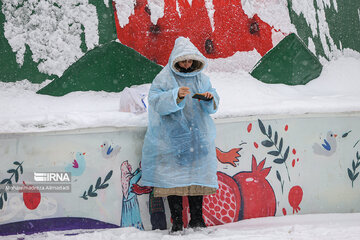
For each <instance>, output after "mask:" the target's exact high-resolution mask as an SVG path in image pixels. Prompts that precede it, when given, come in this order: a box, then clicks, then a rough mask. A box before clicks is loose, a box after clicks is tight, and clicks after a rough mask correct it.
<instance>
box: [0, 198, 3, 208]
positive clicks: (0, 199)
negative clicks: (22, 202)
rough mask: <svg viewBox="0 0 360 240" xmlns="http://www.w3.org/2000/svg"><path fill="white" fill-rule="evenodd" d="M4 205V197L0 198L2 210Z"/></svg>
mask: <svg viewBox="0 0 360 240" xmlns="http://www.w3.org/2000/svg"><path fill="white" fill-rule="evenodd" d="M3 205H4V202H3V199H2V197H0V209H2V208H3Z"/></svg>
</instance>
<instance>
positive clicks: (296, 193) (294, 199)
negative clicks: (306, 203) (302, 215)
mask: <svg viewBox="0 0 360 240" xmlns="http://www.w3.org/2000/svg"><path fill="white" fill-rule="evenodd" d="M302 197H303V190H302V188H301V187H300V186H294V187H292V188H291V189H290V191H289V203H290V206H291V207H292V208H293V214H294V213H295V211H296V212H298V211H300V207H299V205H300V203H301V201H302Z"/></svg>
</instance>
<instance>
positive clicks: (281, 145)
mask: <svg viewBox="0 0 360 240" xmlns="http://www.w3.org/2000/svg"><path fill="white" fill-rule="evenodd" d="M282 147H283V139H282V138H280V143H279V152H281V150H282Z"/></svg>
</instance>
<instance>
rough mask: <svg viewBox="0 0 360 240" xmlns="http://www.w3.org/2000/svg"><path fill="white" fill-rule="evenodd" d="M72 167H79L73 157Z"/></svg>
mask: <svg viewBox="0 0 360 240" xmlns="http://www.w3.org/2000/svg"><path fill="white" fill-rule="evenodd" d="M72 164H73V168H79V164H78V162H77V161H76V159H74V161H73V163H72Z"/></svg>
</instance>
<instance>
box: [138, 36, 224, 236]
mask: <svg viewBox="0 0 360 240" xmlns="http://www.w3.org/2000/svg"><path fill="white" fill-rule="evenodd" d="M206 62H207V59H206V58H205V57H204V56H203V55H202V54H201V52H200V51H199V50H198V49H197V48H196V47H195V46H194V45H193V44H192V43H191V41H190V40H189V39H188V38H184V37H179V38H177V39H176V41H175V45H174V48H173V50H172V52H171V55H170V58H169V62H168V64H167V65H166V66H165V67H164V68H163V69H162V70H161V72H160V73H159V74H158V75H157V76H156V77H155V79H154V80H153V82H152V84H151V87H150V91H149V108H148V110H149V114H148V116H149V124H148V128H147V131H146V135H145V139H144V145H143V151H142V160H141V162H142V171H143V176H142V179H141V183H142V185H144V186H151V187H154V190H153V191H154V196H155V197H167V199H168V203H169V207H170V212H171V218H172V219H173V225H172V228H171V233H172V232H179V231H183V220H182V197H183V196H186V197H188V200H189V206H190V218H191V220H190V222H189V224H188V226H189V227H191V228H198V227H206V225H205V223H204V219H203V217H202V202H203V195H209V194H213V193H215V192H216V189H217V188H218V181H217V175H216V172H217V158H216V152H215V135H216V129H215V124H214V122H213V120H212V118H211V116H210V114H213V113H215V112H216V111H217V109H218V106H219V96H218V94H217V92H216V90H215V88H213V87H212V85H211V83H210V79H209V77H208V76H206V75H205V74H204V73H203V72H202V71H203V69H204V68H205V66H206Z"/></svg>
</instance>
